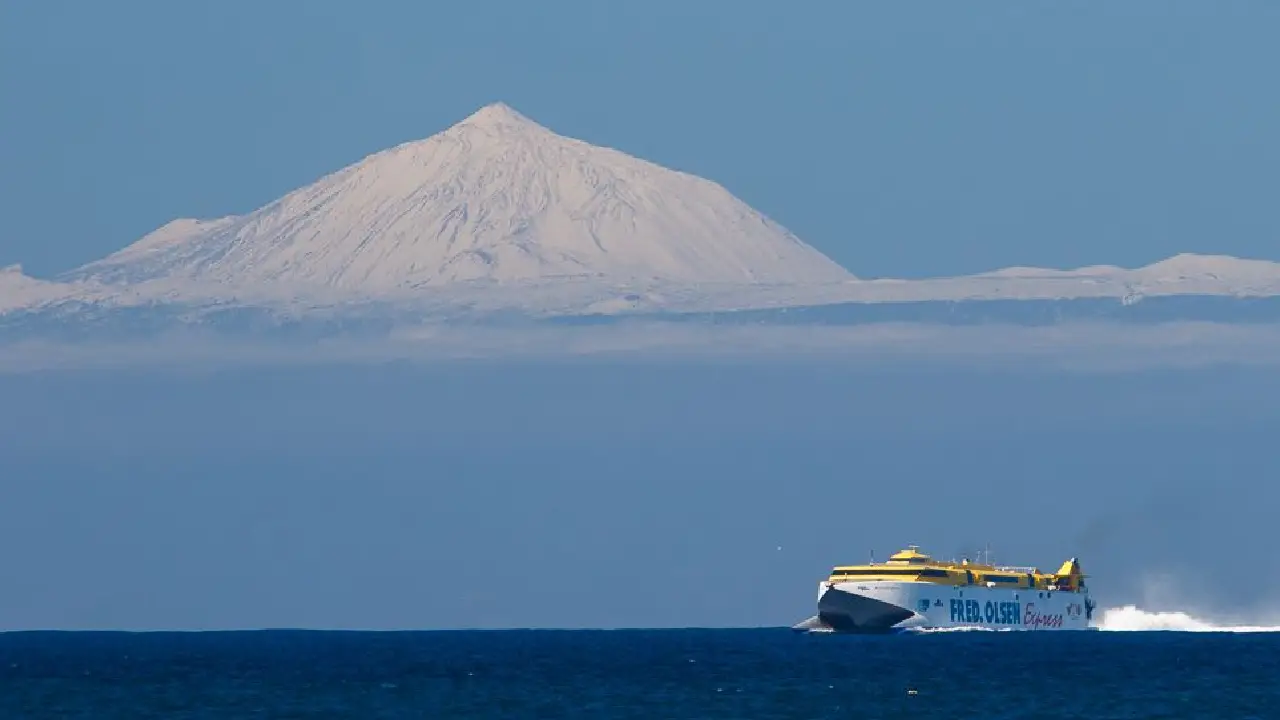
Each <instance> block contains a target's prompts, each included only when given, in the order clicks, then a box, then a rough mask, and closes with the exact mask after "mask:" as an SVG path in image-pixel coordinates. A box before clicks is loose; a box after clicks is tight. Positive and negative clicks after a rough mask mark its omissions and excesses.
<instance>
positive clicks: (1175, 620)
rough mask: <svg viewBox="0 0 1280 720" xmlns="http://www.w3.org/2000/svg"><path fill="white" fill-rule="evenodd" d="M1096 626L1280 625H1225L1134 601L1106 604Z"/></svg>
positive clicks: (1208, 628) (1238, 629)
mask: <svg viewBox="0 0 1280 720" xmlns="http://www.w3.org/2000/svg"><path fill="white" fill-rule="evenodd" d="M1095 626H1096V627H1097V628H1098V629H1099V630H1111V631H1120V632H1124V631H1128V632H1150V631H1158V630H1163V631H1173V632H1233V633H1260V632H1280V625H1224V624H1219V623H1213V622H1209V621H1206V620H1201V619H1199V618H1196V617H1193V616H1191V615H1188V614H1187V613H1184V612H1148V611H1146V610H1142V609H1141V608H1138V607H1136V606H1134V605H1126V606H1124V607H1118V608H1108V609H1107V610H1105V611H1103V613H1102V619H1101V620H1099V621H1098V622H1097V623H1096V625H1095Z"/></svg>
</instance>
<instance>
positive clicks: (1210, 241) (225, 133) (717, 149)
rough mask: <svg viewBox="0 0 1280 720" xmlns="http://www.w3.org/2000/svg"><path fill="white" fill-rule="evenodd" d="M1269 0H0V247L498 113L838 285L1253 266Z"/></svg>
mask: <svg viewBox="0 0 1280 720" xmlns="http://www.w3.org/2000/svg"><path fill="white" fill-rule="evenodd" d="M1277 37H1280V3H1277V2H1275V1H1274V0H1253V1H1248V0H1232V1H1230V2H1227V1H1223V2H1205V1H1203V0H1200V1H1198V2H1183V1H1176V0H1126V1H1125V2H1094V3H1087V4H1086V3H1062V2H1032V1H1029V0H1011V1H1009V2H984V3H977V4H971V3H955V2H932V3H925V2H916V3H898V2H881V3H870V2H850V1H849V0H833V1H831V2H803V1H800V0H797V1H796V2H787V3H782V2H776V1H772V0H771V1H769V2H764V1H761V0H736V1H735V2H732V3H730V2H711V1H709V0H708V1H705V2H690V1H689V0H646V1H645V2H602V1H600V0H556V1H555V2H528V1H527V0H488V1H479V0H476V1H473V2H454V3H436V2H421V1H420V0H361V2H349V1H347V0H314V1H310V2H305V3H304V2H287V3H286V2H262V1H261V0H219V1H218V2H207V3H185V2H184V3H175V2H172V0H116V1H115V2H110V3H108V2H90V1H87V0H86V1H83V2H67V1H63V0H40V1H39V2H6V3H3V4H0V217H3V218H4V219H5V222H4V226H3V230H0V264H9V263H15V262H21V263H23V264H24V265H25V266H26V267H27V269H28V271H29V272H32V273H34V274H37V275H42V276H47V275H49V274H53V273H56V272H61V271H64V270H67V269H70V268H72V267H74V266H76V265H78V264H80V263H83V262H85V261H88V260H91V259H94V258H97V257H99V256H101V255H104V254H106V253H108V252H111V251H113V250H116V249H118V248H120V247H122V246H124V245H125V244H127V243H129V242H132V241H133V240H135V239H137V238H138V237H140V236H141V235H143V234H145V233H146V232H148V231H150V230H152V229H154V228H155V227H157V226H159V225H161V224H162V223H164V222H166V221H168V220H170V219H172V218H174V217H180V216H217V215H222V214H228V213H241V212H245V211H248V210H251V209H253V208H255V207H257V206H259V205H262V204H264V203H266V202H268V201H270V200H272V199H274V198H275V197H277V196H279V195H281V194H283V193H284V192H286V191H288V190H290V189H293V188H295V187H298V186H300V185H303V184H305V183H308V182H310V181H312V180H314V179H316V178H317V177H319V176H320V175H322V174H324V173H327V172H329V171H331V170H334V169H337V168H338V167H340V166H342V165H344V164H346V163H349V162H352V161H355V160H358V159H359V158H361V157H362V156H364V155H366V154H368V153H371V152H374V151H377V150H379V149H382V148H384V147H386V146H389V145H391V144H394V143H397V142H401V141H405V140H410V139H417V138H421V137H425V136H427V135H430V134H432V133H434V132H437V131H439V130H441V129H443V128H445V127H447V126H448V125H449V124H451V123H453V122H455V121H457V120H459V119H461V118H462V117H464V116H465V115H467V114H468V113H470V112H471V111H473V110H475V109H476V108H477V107H479V106H480V105H482V104H485V103H487V102H490V101H493V100H504V101H506V102H508V103H509V104H511V105H513V106H514V107H516V108H517V109H519V110H520V111H522V112H524V113H525V114H527V115H529V116H531V117H533V118H534V119H535V120H538V121H539V122H542V123H543V124H545V125H547V126H549V127H551V128H553V129H555V130H557V131H559V132H561V133H563V134H567V135H573V136H578V137H581V138H583V139H586V140H589V141H591V142H595V143H599V144H607V145H612V146H614V147H618V148H620V149H622V150H625V151H628V152H631V153H633V154H637V155H640V156H643V157H645V158H647V159H650V160H653V161H656V162H659V163H662V164H665V165H668V166H673V167H676V168H680V169H683V170H688V171H691V172H694V173H697V174H700V175H703V176H706V177H709V178H711V179H714V180H717V181H719V182H721V183H723V184H724V185H726V186H727V187H728V188H729V189H730V190H731V191H733V192H734V193H736V194H737V195H739V196H740V197H742V198H743V199H744V200H746V201H747V202H749V203H751V204H752V205H754V206H756V207H757V208H759V209H760V210H762V211H764V212H766V213H767V214H769V215H771V216H773V217H774V218H776V219H777V220H779V221H780V222H782V223H784V224H785V225H787V226H788V227H790V228H791V229H793V230H794V231H795V232H797V233H798V234H799V235H800V236H801V237H803V238H804V239H806V240H807V241H809V242H810V243H812V244H813V245H815V246H817V247H818V248H819V249H821V250H823V251H824V252H826V253H828V254H829V255H830V256H831V257H833V258H834V259H836V260H837V261H839V262H841V263H842V264H844V265H845V266H847V267H848V268H849V269H851V270H852V271H853V272H854V273H857V274H860V275H863V276H883V275H897V276H923V275H936V274H948V273H964V272H972V271H979V270H984V269H989V268H992V267H997V266H1003V265H1011V264H1038V265H1048V266H1075V265H1082V264H1091V263H1099V262H1113V263H1119V264H1125V265H1133V264H1141V263H1146V262H1150V261H1153V260H1156V259H1159V258H1161V257H1164V256H1167V255H1169V254H1173V253H1175V252H1180V251H1197V252H1223V253H1231V254H1236V255H1242V256H1251V257H1269V258H1271V259H1277V260H1280V214H1277V213H1276V212H1275V210H1274V208H1275V202H1276V197H1277V189H1278V187H1277V186H1278V185H1280V177H1278V176H1277V168H1280V134H1278V133H1277V132H1276V128H1278V127H1280V93H1278V92H1276V91H1275V74H1276V70H1277V68H1280V42H1277V41H1276V38H1277Z"/></svg>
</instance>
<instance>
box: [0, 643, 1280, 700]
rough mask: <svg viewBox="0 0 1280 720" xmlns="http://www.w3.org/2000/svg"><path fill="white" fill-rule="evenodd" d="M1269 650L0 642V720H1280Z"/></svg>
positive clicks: (1275, 666) (1276, 662)
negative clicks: (215, 719) (1026, 719)
mask: <svg viewBox="0 0 1280 720" xmlns="http://www.w3.org/2000/svg"><path fill="white" fill-rule="evenodd" d="M1278 678H1280V633H1219V632H1207V633H1206V632H1192V633H1187V632H1062V633H1047V632H1046V633H997V632H950V633H921V634H903V635H893V636H874V637H860V636H837V635H830V634H826V635H823V634H814V635H808V634H799V633H793V632H791V631H789V630H787V629H751V630H615V631H577V630H574V631H554V630H515V631H442V632H332V631H301V630H296V631H295V630H266V631H249V632H205V633H167V632H157V633H116V632H13V633H5V634H0V718H5V719H6V720H25V719H27V718H31V719H36V718H94V719H99V718H101V719H106V718H130V719H141V718H192V719H195V718H257V717H262V718H362V719H370V720H372V719H374V718H482V719H488V718H602V719H604V718H608V719H613V718H637V719H638V718H645V719H650V718H726V719H728V718H752V719H757V720H764V719H767V718H779V719H780V718H948V719H952V718H990V719H996V718H1045V719H1046V720H1047V719H1066V718H1090V719H1094V718H1115V719H1117V720H1119V719H1137V718H1144V719H1145V718H1152V719H1154V718H1162V719H1174V718H1196V719H1199V718H1223V719H1227V718H1240V719H1244V718H1259V719H1261V718H1276V717H1280V680H1278Z"/></svg>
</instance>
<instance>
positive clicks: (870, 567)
mask: <svg viewBox="0 0 1280 720" xmlns="http://www.w3.org/2000/svg"><path fill="white" fill-rule="evenodd" d="M1084 578H1085V575H1084V573H1083V572H1081V570H1080V563H1079V562H1078V561H1077V560H1076V558H1071V559H1070V560H1068V561H1066V562H1064V563H1063V564H1062V567H1060V568H1058V571H1057V572H1054V573H1042V572H1040V571H1039V570H1038V569H1036V568H1034V567H1007V566H1000V565H993V564H991V563H989V562H970V561H969V560H968V559H967V558H966V559H963V560H959V561H938V560H934V559H933V558H931V557H929V556H928V555H926V554H924V553H922V552H920V548H918V547H916V546H915V545H911V546H908V547H907V549H906V550H902V551H899V552H897V553H895V554H893V555H892V556H890V557H889V560H888V561H887V562H883V563H876V562H871V563H869V564H867V565H847V566H839V567H836V568H835V569H833V570H832V571H831V576H830V577H829V578H827V579H826V580H824V581H822V582H820V583H818V614H817V615H814V616H813V617H811V618H809V619H808V620H805V621H804V622H801V623H799V624H797V625H795V626H794V629H796V630H814V631H835V632H886V631H897V630H907V629H940V628H981V629H991V630H1087V629H1089V620H1090V619H1091V618H1092V617H1093V610H1094V607H1095V604H1094V602H1093V601H1092V600H1091V599H1090V598H1089V590H1088V588H1086V587H1085V584H1084Z"/></svg>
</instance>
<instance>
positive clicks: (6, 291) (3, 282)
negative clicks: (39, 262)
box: [0, 265, 82, 313]
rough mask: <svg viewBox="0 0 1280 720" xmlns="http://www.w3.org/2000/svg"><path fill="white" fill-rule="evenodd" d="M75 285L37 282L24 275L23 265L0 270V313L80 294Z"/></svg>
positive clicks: (45, 281) (44, 281)
mask: <svg viewBox="0 0 1280 720" xmlns="http://www.w3.org/2000/svg"><path fill="white" fill-rule="evenodd" d="M81 290H82V289H81V288H78V287H76V286H73V285H64V284H62V283H55V282H49V281H47V280H37V279H36V278H33V277H30V276H28V275H25V274H23V272H22V266H21V265H11V266H9V267H3V268H0V313H3V312H6V311H8V310H15V309H19V308H25V307H32V306H34V305H40V304H42V303H47V302H53V301H57V300H62V299H66V298H70V297H74V296H75V295H77V294H79V293H80V291H81Z"/></svg>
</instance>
